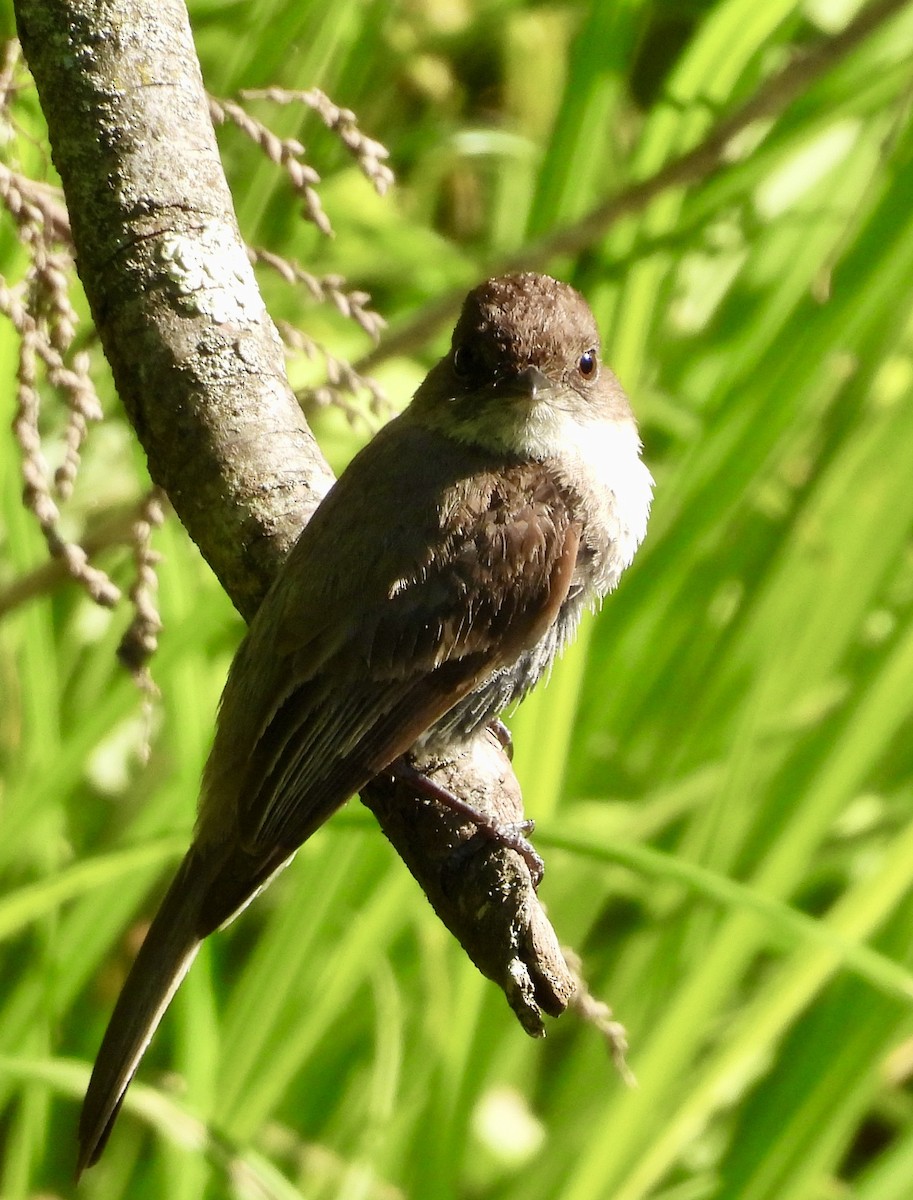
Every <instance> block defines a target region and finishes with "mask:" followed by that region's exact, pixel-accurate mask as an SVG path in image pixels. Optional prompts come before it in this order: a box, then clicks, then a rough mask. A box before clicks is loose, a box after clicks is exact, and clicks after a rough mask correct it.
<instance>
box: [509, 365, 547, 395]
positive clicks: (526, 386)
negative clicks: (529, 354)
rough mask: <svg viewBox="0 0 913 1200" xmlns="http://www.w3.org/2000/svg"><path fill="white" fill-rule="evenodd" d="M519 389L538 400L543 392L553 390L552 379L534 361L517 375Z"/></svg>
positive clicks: (516, 380)
mask: <svg viewBox="0 0 913 1200" xmlns="http://www.w3.org/2000/svg"><path fill="white" fill-rule="evenodd" d="M515 382H516V386H517V389H518V390H519V391H521V392H523V393H524V395H527V396H529V398H530V400H536V399H537V398H538V397H539V395H540V393H541V392H548V391H551V388H552V381H551V380H550V379H549V377H548V376H547V375H544V374H543V373H542V372H541V371H540V370H539V368H538V367H534V366H533V365H532V363H530V365H529V366H528V367H524V368H523V370H522V371H520V373H519V374H518V375H517V376H516V377H515Z"/></svg>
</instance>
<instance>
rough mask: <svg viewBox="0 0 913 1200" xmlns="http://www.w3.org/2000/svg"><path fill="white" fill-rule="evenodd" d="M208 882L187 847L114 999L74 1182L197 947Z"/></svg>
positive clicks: (91, 1157)
mask: <svg viewBox="0 0 913 1200" xmlns="http://www.w3.org/2000/svg"><path fill="white" fill-rule="evenodd" d="M211 882H212V876H211V873H210V872H209V871H207V870H201V869H200V863H199V860H198V858H197V854H196V851H195V850H194V849H193V848H191V850H190V851H188V853H187V855H186V857H185V858H184V861H183V862H182V863H181V865H180V867H179V869H178V872H177V874H176V875H175V877H174V880H173V881H172V883H171V887H170V888H169V889H168V891H167V893H166V895H165V899H164V900H163V901H162V904H161V907H160V908H159V910H158V912H157V913H156V915H155V918H154V920H153V922H152V924H151V925H150V927H149V932H148V933H147V934H146V938H145V940H144V942H143V944H142V946H141V947H140V951H139V954H138V955H137V956H136V961H135V962H134V963H133V966H132V967H131V969H130V974H129V975H128V976H127V981H126V983H125V984H124V987H123V990H122V991H121V994H120V996H119V997H118V1001H117V1004H116V1006H115V1008H114V1013H113V1015H112V1017H111V1020H110V1022H109V1024H108V1028H107V1030H106V1031H105V1036H104V1039H103V1040H102V1044H101V1048H100V1049H99V1051H98V1057H97V1058H96V1060H95V1067H94V1069H93V1071H92V1078H91V1080H90V1081H89V1088H88V1091H87V1092H86V1098H85V1100H84V1101H83V1106H82V1114H81V1116H80V1120H79V1160H78V1164H77V1168H76V1171H77V1177H78V1176H79V1175H80V1174H81V1173H82V1171H83V1170H84V1169H85V1168H86V1167H90V1166H91V1165H92V1164H93V1163H94V1162H96V1161H97V1159H98V1157H99V1155H100V1154H101V1152H102V1150H103V1149H104V1148H105V1143H106V1142H107V1140H108V1135H109V1134H110V1132H111V1128H112V1126H113V1125H114V1121H115V1119H116V1118H117V1114H118V1112H119V1111H120V1106H121V1103H122V1102H123V1099H124V1094H125V1093H126V1091H127V1088H128V1087H129V1085H130V1080H131V1079H132V1078H133V1076H134V1073H135V1072H136V1068H137V1066H138V1065H139V1061H140V1059H141V1058H142V1057H143V1054H144V1053H145V1050H146V1047H147V1046H148V1045H149V1041H150V1039H151V1038H152V1035H153V1033H155V1030H156V1027H157V1026H158V1023H159V1021H160V1020H161V1019H162V1014H163V1013H164V1011H165V1009H166V1008H167V1007H168V1005H169V1003H170V1001H171V997H172V996H173V995H174V993H175V992H176V991H177V988H178V986H179V984H180V982H181V980H182V979H183V978H184V976H185V975H186V974H187V970H188V968H189V967H190V964H191V963H192V962H193V960H194V957H195V956H196V953H197V950H198V949H199V948H200V942H201V940H202V934H201V932H200V909H201V905H202V903H203V901H204V899H205V896H206V893H207V891H208V889H209V886H210V884H211Z"/></svg>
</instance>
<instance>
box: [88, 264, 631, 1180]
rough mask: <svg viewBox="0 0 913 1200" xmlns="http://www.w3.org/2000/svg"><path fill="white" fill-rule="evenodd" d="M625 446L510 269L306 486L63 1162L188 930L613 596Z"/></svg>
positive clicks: (137, 1033)
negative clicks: (337, 470)
mask: <svg viewBox="0 0 913 1200" xmlns="http://www.w3.org/2000/svg"><path fill="white" fill-rule="evenodd" d="M640 449H641V445H640V440H639V438H638V434H637V427H636V425H635V422H634V417H633V415H632V413H631V408H630V405H629V403H628V399H627V397H626V395H625V393H624V392H623V391H622V388H621V386H620V384H619V383H618V380H617V379H616V378H615V376H614V375H613V374H612V372H611V371H610V370H609V369H608V367H606V366H605V365H603V364H602V363H600V361H599V336H598V332H597V329H596V324H595V321H594V319H593V315H592V313H591V312H590V310H589V308H588V307H587V304H586V302H585V301H584V299H583V297H582V296H580V295H579V293H578V292H576V291H575V290H574V289H573V288H571V287H569V286H568V285H567V284H565V283H559V282H557V281H556V280H554V279H551V278H549V277H548V276H546V275H533V274H523V275H510V276H506V277H504V278H500V279H490V280H488V282H487V283H483V284H482V285H481V286H480V287H478V288H476V289H475V291H473V292H471V293H470V295H469V296H468V297H467V299H466V301H465V303H464V305H463V310H462V313H461V314H460V318H459V321H458V322H457V325H456V329H455V330H454V333H453V339H452V344H451V348H450V351H449V353H448V354H447V355H446V356H445V357H444V358H443V359H441V361H440V362H439V363H438V364H437V365H436V366H435V367H434V368H433V369H432V370H431V371H430V373H429V374H428V376H427V378H426V379H425V381H424V382H423V383H422V385H421V387H419V389H418V391H417V392H416V394H415V397H414V399H413V400H412V403H411V404H410V406H409V407H408V408H407V409H406V411H405V412H404V413H402V415H401V416H399V417H397V418H396V419H395V420H393V421H391V422H390V423H389V424H388V425H387V426H386V427H385V428H384V429H382V430H381V432H380V433H379V434H378V435H377V436H376V437H375V438H374V440H373V441H372V442H371V443H370V444H369V445H368V446H366V447H365V449H364V450H362V451H361V453H360V454H358V455H357V456H356V457H355V458H354V459H353V461H352V462H351V464H350V465H349V467H348V469H347V470H346V471H345V472H344V473H343V475H342V476H341V477H340V479H339V481H338V482H337V483H336V484H335V486H334V487H333V488H332V489H331V491H330V492H329V493H328V495H327V496H326V498H325V499H324V501H323V503H322V504H321V505H320V507H319V508H318V509H317V511H316V513H315V514H314V516H313V517H312V519H311V520H310V522H309V523H308V525H307V526H306V527H305V529H304V531H303V532H302V534H301V536H300V538H299V540H298V542H297V544H296V545H295V547H294V549H293V550H292V552H291V554H290V555H289V557H288V559H287V561H286V563H285V564H284V566H283V568H282V570H281V571H280V573H279V575H278V576H277V578H276V581H275V583H274V585H273V587H272V588H271V590H270V591H269V593H268V595H267V597H266V599H265V600H264V601H263V604H262V605H261V607H260V609H259V611H258V612H257V615H256V617H255V618H254V620H253V622H252V623H251V626H250V629H249V631H248V634H247V636H246V638H245V639H244V641H243V643H242V645H241V647H240V649H239V651H238V653H237V656H236V657H235V660H234V663H233V664H232V668H231V671H230V673H229V676H228V682H227V683H226V685H225V691H224V693H223V696H222V703H221V708H220V711H219V718H218V725H217V729H216V735H215V741H214V744H213V748H212V752H211V754H210V756H209V761H208V763H207V765H206V770H205V774H204V777H203V785H202V795H201V800H200V810H199V817H198V820H197V826H196V832H195V836H194V840H193V843H192V845H191V847H190V849H189V850H188V852H187V855H186V857H185V858H184V860H183V862H182V863H181V866H180V867H179V869H178V871H177V874H176V876H175V878H174V880H173V882H172V884H171V887H170V888H169V890H168V892H167V894H166V896H165V899H164V900H163V902H162V905H161V907H160V908H159V911H158V913H157V915H156V917H155V919H154V920H153V922H152V925H151V927H150V929H149V932H148V934H147V935H146V939H145V941H144V943H143V945H142V948H141V949H140V951H139V954H138V956H137V958H136V961H135V963H134V964H133V968H132V970H131V972H130V974H129V976H128V978H127V981H126V983H125V984H124V987H123V990H122V992H121V994H120V998H119V999H118V1002H117V1005H116V1007H115V1010H114V1015H113V1016H112V1018H111V1022H110V1024H109V1026H108V1029H107V1032H106V1033H105V1037H104V1040H103V1042H102V1045H101V1049H100V1051H99V1054H98V1058H97V1061H96V1063H95V1069H94V1071H93V1074H92V1079H91V1082H90V1084H89V1089H88V1093H87V1095H86V1099H85V1103H84V1106H83V1111H82V1117H81V1121H80V1127H79V1137H80V1147H81V1148H80V1158H79V1170H80V1171H81V1170H82V1169H83V1168H84V1167H85V1166H87V1165H89V1164H91V1163H93V1162H95V1161H96V1159H97V1158H98V1156H99V1154H100V1153H101V1151H102V1149H103V1148H104V1145H105V1142H106V1140H107V1138H108V1134H109V1133H110V1130H111V1127H112V1125H113V1123H114V1120H115V1118H116V1116H117V1112H118V1110H119V1108H120V1104H121V1101H122V1100H123V1096H124V1093H125V1091H126V1089H127V1086H128V1085H129V1083H130V1080H131V1079H132V1077H133V1074H134V1072H135V1071H136V1068H137V1065H138V1063H139V1061H140V1058H141V1057H142V1054H143V1052H144V1050H145V1048H146V1046H147V1045H148V1043H149V1039H150V1038H151V1036H152V1034H153V1032H154V1030H155V1028H156V1026H157V1025H158V1022H159V1020H160V1018H161V1016H162V1014H163V1012H164V1010H165V1008H166V1007H167V1005H168V1003H169V1001H170V999H171V997H172V996H173V995H174V992H175V990H176V989H177V987H178V985H179V983H180V981H181V980H182V979H183V977H184V974H185V973H186V971H187V969H188V967H189V966H190V964H191V962H192V960H193V957H194V955H195V954H196V951H197V949H198V947H199V945H200V942H201V941H202V939H203V938H204V937H206V936H207V935H208V934H210V933H212V932H213V931H214V930H216V929H218V928H219V927H221V926H222V925H224V924H225V923H226V922H228V921H229V920H231V918H232V917H234V916H235V915H236V914H237V913H238V912H240V911H241V909H242V908H244V907H245V905H247V904H248V903H249V902H250V900H251V899H253V897H254V896H255V895H256V894H257V892H258V891H259V890H260V889H261V888H262V887H263V886H264V885H265V884H266V883H267V882H268V881H269V880H270V878H271V877H272V876H273V875H274V874H275V873H276V872H277V871H278V870H279V869H280V868H281V867H283V866H284V865H285V864H286V863H287V862H288V861H289V859H290V858H291V857H292V855H294V853H295V851H296V849H297V848H298V847H299V846H300V845H301V844H302V842H304V841H305V840H306V839H307V838H309V837H310V836H311V834H312V833H313V832H314V831H315V830H316V829H317V828H318V827H319V826H320V825H322V824H323V822H324V821H325V820H326V819H327V818H328V817H329V816H330V815H331V814H332V813H333V812H334V811H335V810H336V809H337V808H339V806H340V805H341V804H343V803H344V802H345V801H346V800H347V799H348V798H349V797H350V796H352V795H354V794H355V793H356V792H358V791H359V789H360V788H362V787H363V786H364V785H365V784H366V783H367V782H368V781H369V780H370V779H371V778H372V777H373V776H374V775H376V774H378V772H381V771H384V770H385V769H392V770H393V771H394V772H395V771H396V770H397V762H398V760H399V761H401V762H402V769H403V770H404V771H405V770H407V769H408V762H407V759H406V758H404V757H403V756H407V755H408V754H409V752H410V751H411V750H414V751H422V752H426V753H427V752H429V751H431V752H436V751H438V750H440V751H442V752H443V751H445V750H447V749H451V750H452V749H453V748H454V747H458V746H459V745H461V744H464V743H466V742H467V741H468V740H469V739H471V738H472V737H473V735H474V734H476V733H477V732H478V731H479V730H481V729H482V728H483V727H484V726H485V725H487V724H489V723H491V722H492V721H494V720H495V719H496V718H497V717H498V715H499V714H500V713H501V712H502V711H503V710H504V709H505V708H506V707H508V706H509V705H510V704H512V703H514V702H516V701H518V700H520V699H522V697H523V696H524V695H525V694H526V693H527V692H528V691H529V689H530V688H531V687H532V686H533V685H534V684H535V683H536V681H537V680H538V679H539V677H540V676H541V675H542V674H543V673H544V672H545V671H547V669H548V667H549V666H550V664H551V663H552V661H553V660H554V658H555V656H556V655H557V654H558V653H559V652H560V651H561V650H562V649H563V647H564V646H566V645H567V643H568V642H569V641H570V640H571V638H572V637H573V636H574V633H575V631H576V629H577V625H578V622H579V620H580V616H581V614H582V613H583V611H584V610H585V609H586V608H588V607H592V606H594V605H596V604H598V603H599V601H600V600H601V599H602V597H603V596H605V594H606V593H607V592H609V591H611V589H612V588H614V587H615V585H616V583H617V582H618V579H619V576H620V575H621V573H622V571H623V570H624V568H625V567H626V566H627V565H628V564H629V563H630V561H631V559H632V558H633V556H634V552H635V550H636V549H637V546H638V545H639V543H640V541H641V540H642V538H643V536H644V533H645V531H646V524H647V515H648V512H649V508H650V500H651V496H652V487H653V481H652V479H651V477H650V473H649V471H648V470H647V468H646V467H645V466H644V464H643V463H642V461H641V458H640Z"/></svg>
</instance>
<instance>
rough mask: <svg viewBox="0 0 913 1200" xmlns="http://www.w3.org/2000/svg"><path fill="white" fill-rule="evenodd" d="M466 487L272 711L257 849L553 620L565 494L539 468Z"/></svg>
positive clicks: (359, 780)
mask: <svg viewBox="0 0 913 1200" xmlns="http://www.w3.org/2000/svg"><path fill="white" fill-rule="evenodd" d="M466 492H467V494H468V495H470V496H472V497H474V498H475V499H474V501H467V502H464V503H463V504H462V505H458V506H456V507H455V508H454V509H453V510H452V512H451V513H450V518H449V520H448V521H447V522H446V523H445V524H442V527H441V529H440V534H439V538H438V542H437V544H436V545H433V546H430V547H427V548H426V552H425V553H424V555H423V559H422V561H420V562H418V563H417V564H416V565H415V568H414V570H413V572H412V574H411V576H410V577H409V578H405V579H404V578H399V579H397V580H396V586H395V587H392V588H390V589H389V591H388V595H387V597H386V598H385V600H384V602H383V603H380V604H378V605H377V606H376V607H375V608H374V610H373V611H369V612H367V613H366V614H362V619H361V621H360V623H359V626H358V628H357V630H356V631H355V632H354V633H353V636H351V637H350V638H349V639H348V640H347V641H346V642H345V643H344V644H342V645H340V646H339V648H338V649H337V651H336V653H335V654H334V655H333V657H332V658H331V659H329V660H327V661H325V662H324V663H323V664H322V667H321V669H320V671H319V672H318V673H317V674H316V675H310V676H308V675H307V674H306V672H301V673H300V674H299V678H298V681H297V682H295V683H294V684H293V686H292V687H291V688H290V689H289V691H288V693H287V694H286V696H285V697H284V699H283V700H282V703H281V704H280V705H279V707H278V708H277V709H276V711H275V712H274V713H273V715H272V717H271V719H270V721H269V722H268V724H267V725H266V727H265V729H264V730H263V732H262V734H261V737H260V739H259V741H258V743H257V745H256V747H255V749H254V753H253V754H252V756H251V758H250V760H249V763H248V766H247V769H246V771H245V778H244V781H243V783H242V786H241V788H240V797H241V800H240V807H239V823H240V833H241V837H242V842H243V844H244V846H245V849H246V850H247V851H248V852H249V853H252V854H256V853H260V852H264V851H267V850H271V849H272V848H274V847H275V846H276V845H279V844H281V845H285V846H288V847H292V846H297V845H299V844H300V843H301V842H302V841H304V840H305V839H306V838H307V837H308V836H310V834H311V833H312V832H313V830H314V829H315V828H316V827H317V826H319V825H320V824H321V823H322V822H323V821H324V820H326V818H327V816H328V815H329V814H330V813H331V812H332V811H333V810H334V809H335V808H337V807H338V806H339V805H340V804H342V803H343V802H344V801H345V800H346V799H348V797H349V796H351V795H353V794H354V793H355V792H357V791H358V790H359V789H360V788H361V787H363V786H364V784H365V783H367V782H368V780H369V779H371V777H372V776H373V775H375V774H377V772H378V771H380V770H382V769H383V768H384V767H386V766H388V765H389V764H390V763H391V762H392V761H393V760H394V759H395V758H397V757H398V756H399V755H400V754H403V753H404V752H405V751H407V750H408V749H409V748H410V746H412V745H413V743H414V742H415V741H416V739H417V738H418V737H420V736H421V735H422V734H423V733H424V732H425V731H426V730H427V729H428V728H429V727H430V726H432V725H433V724H434V723H435V722H436V721H438V720H439V719H440V718H441V717H443V716H444V715H445V714H446V713H447V712H448V711H449V710H450V709H451V708H452V707H453V705H454V704H456V703H457V702H458V701H459V700H461V699H462V698H463V697H464V696H466V695H467V694H468V693H469V692H471V691H473V690H474V688H476V687H477V686H478V685H479V684H481V683H482V682H484V681H485V680H486V679H488V678H489V677H490V676H491V675H492V674H493V672H495V671H497V670H499V669H501V668H503V667H505V666H507V665H509V664H510V663H512V662H513V661H514V660H515V659H516V658H517V657H518V656H519V654H521V653H522V652H523V650H525V649H527V648H528V647H529V646H531V645H533V644H534V643H535V642H536V641H538V639H539V638H540V637H541V636H542V635H543V634H544V632H545V631H546V630H547V629H548V627H549V625H550V624H551V623H552V621H554V619H555V617H556V616H557V613H558V611H559V609H560V606H561V604H562V602H563V600H564V598H565V597H566V595H567V593H568V590H569V588H570V584H571V578H572V575H573V570H574V566H575V564H576V560H577V551H578V545H579V528H578V526H577V524H576V522H575V520H574V519H573V516H572V514H571V512H570V509H569V505H568V502H567V498H566V497H565V496H564V495H563V494H562V493H561V491H560V489H559V487H558V485H557V484H556V483H555V482H554V481H553V480H552V479H551V477H550V476H549V475H548V474H547V473H546V472H545V471H544V470H543V468H541V467H540V466H539V465H538V464H532V465H531V464H525V465H523V466H519V467H517V468H514V470H513V471H509V472H507V473H506V474H505V475H503V476H502V477H494V476H492V477H491V478H490V479H489V480H488V481H486V486H484V487H482V488H481V489H478V488H470V489H466ZM390 592H392V593H393V594H389V593H390ZM302 676H303V677H302Z"/></svg>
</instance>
